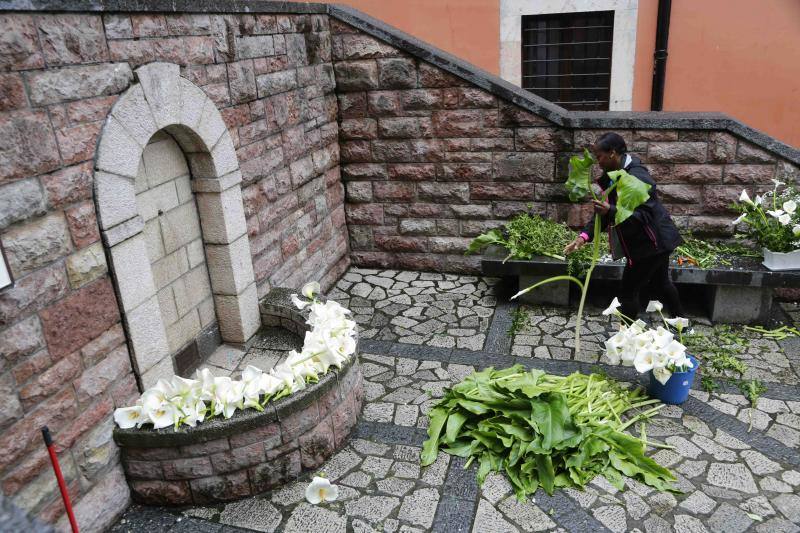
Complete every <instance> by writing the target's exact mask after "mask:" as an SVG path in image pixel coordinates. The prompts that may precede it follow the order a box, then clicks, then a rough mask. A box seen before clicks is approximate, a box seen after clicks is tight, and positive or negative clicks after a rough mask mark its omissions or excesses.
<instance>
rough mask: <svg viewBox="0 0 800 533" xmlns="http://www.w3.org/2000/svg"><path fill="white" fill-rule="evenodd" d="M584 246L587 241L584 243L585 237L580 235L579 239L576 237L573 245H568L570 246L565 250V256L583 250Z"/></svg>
mask: <svg viewBox="0 0 800 533" xmlns="http://www.w3.org/2000/svg"><path fill="white" fill-rule="evenodd" d="M584 244H586V241H584V240H583V237H581V236H580V235H578V236H577V237H575V240H574V241H572V242H571V243H569V244H568V245H567V246H566V247H565V248H564V255H569V254H571V253H573V252H577V251H578V250H580V249H581V248H583V245H584Z"/></svg>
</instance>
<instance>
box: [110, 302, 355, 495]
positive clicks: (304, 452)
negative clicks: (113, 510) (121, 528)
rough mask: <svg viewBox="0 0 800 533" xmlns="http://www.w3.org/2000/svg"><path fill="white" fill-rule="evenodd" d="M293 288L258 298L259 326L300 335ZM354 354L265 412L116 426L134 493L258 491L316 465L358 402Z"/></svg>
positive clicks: (346, 428)
mask: <svg viewBox="0 0 800 533" xmlns="http://www.w3.org/2000/svg"><path fill="white" fill-rule="evenodd" d="M292 292H294V291H292V290H291V289H286V288H275V289H272V290H271V291H270V292H269V293H268V294H267V295H266V296H265V297H264V298H263V299H262V300H261V302H260V306H259V307H260V311H261V317H262V322H263V323H264V325H272V326H281V327H284V328H286V329H289V330H290V331H292V332H294V333H296V334H298V335H300V336H301V337H302V336H303V335H304V333H305V332H306V331H308V329H309V326H308V325H307V324H306V323H305V321H306V318H307V317H308V309H305V310H302V311H301V310H298V309H297V308H296V307H295V306H294V304H292V303H291V300H290V297H289V296H290V294H291V293H292ZM363 398H364V395H363V385H362V376H361V369H360V366H359V362H358V349H357V348H356V354H355V355H354V356H353V357H352V358H351V359H350V360H349V361H348V363H347V364H346V366H344V367H343V368H342V369H341V370H338V369H335V368H331V370H330V371H329V372H328V374H326V375H325V376H323V377H322V379H320V381H319V383H317V384H314V385H311V386H309V387H308V388H306V389H304V390H302V391H299V392H297V393H295V394H292V395H291V396H288V397H286V398H283V399H281V400H279V401H277V402H270V403H269V404H267V408H266V409H265V410H264V412H261V413H259V412H258V411H255V410H253V409H248V410H245V411H237V412H236V413H235V414H234V416H232V417H231V418H230V419H228V420H225V419H213V420H210V421H208V422H204V423H202V424H200V425H198V426H197V427H195V428H187V427H183V428H181V429H180V430H178V431H174V430H173V429H172V428H167V429H162V430H153V429H129V430H123V429H119V428H116V429H115V430H114V440H115V441H116V443H117V444H118V445H119V446H120V448H122V464H123V466H124V468H125V474H126V477H127V479H128V483H129V484H130V488H131V494H132V495H133V498H134V499H135V500H136V501H138V502H140V503H148V504H154V505H183V504H191V503H195V504H203V503H209V502H214V501H226V500H233V499H237V498H243V497H245V496H249V495H251V494H258V493H259V492H264V491H265V490H269V489H271V488H273V487H276V486H278V485H281V484H282V483H285V482H287V481H289V480H292V479H294V478H296V477H297V476H298V475H299V474H300V473H301V472H302V471H304V470H310V469H314V468H316V467H318V466H319V465H320V464H322V463H323V462H324V461H325V460H326V459H328V458H329V457H330V456H331V455H332V454H333V453H334V452H335V451H336V450H338V449H339V448H341V447H342V445H343V444H344V443H345V441H346V440H347V436H348V435H349V433H350V430H351V429H352V428H353V426H355V424H356V422H357V420H358V415H359V413H360V412H361V405H362V402H363Z"/></svg>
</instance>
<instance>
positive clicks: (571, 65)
mask: <svg viewBox="0 0 800 533" xmlns="http://www.w3.org/2000/svg"><path fill="white" fill-rule="evenodd" d="M613 34H614V12H613V11H595V12H589V13H562V14H554V15H528V16H524V17H522V88H523V89H527V90H529V91H531V92H533V93H535V94H538V95H539V96H541V97H542V98H545V99H547V100H549V101H551V102H553V103H556V104H558V105H560V106H563V107H565V108H567V109H575V110H581V111H590V110H602V111H607V110H608V103H609V95H610V89H609V88H610V86H611V46H612V37H613Z"/></svg>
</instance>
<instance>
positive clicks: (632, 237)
mask: <svg viewBox="0 0 800 533" xmlns="http://www.w3.org/2000/svg"><path fill="white" fill-rule="evenodd" d="M623 158H624V159H623V160H624V161H625V163H626V166H625V167H624V169H625V171H626V172H628V174H631V175H633V176H636V177H637V178H639V179H640V180H642V181H643V182H645V183H647V184H648V185H650V191H649V192H650V198H649V199H648V200H647V202H645V203H644V204H642V205H640V206H639V207H637V208H636V209H635V210H634V211H633V214H632V215H631V216H630V217H628V219H627V220H625V221H623V222H622V224H620V225H618V226H615V225H614V224H613V222H614V215H615V214H616V203H617V190H616V188H615V189H614V190H613V191H611V194H609V196H608V203H609V204H611V209H609V210H608V213H606V214H605V215H604V216H601V217H600V218H601V220H602V224H603V225H602V229H603V231H605V230H606V229H608V231H609V232H611V231H616V235H617V237H618V238H619V241H620V244H621V245H622V248H623V251H624V253H625V256H626V257H627V258H628V264H629V265H630V266H633V264H634V263H636V261H639V260H641V259H645V258H647V257H651V256H653V255H656V254H659V253H664V252H672V251H673V250H674V249H675V248H677V247H678V246H680V244H681V243H682V242H683V239H682V238H681V236H680V233H679V232H678V228H677V227H676V226H675V223H674V222H672V219H671V218H670V216H669V213H667V210H666V209H665V208H664V205H663V204H662V203H661V202H660V201H659V199H658V192H656V184H655V182H654V181H653V178H651V177H650V172H648V170H647V169H646V168H645V167H644V166H643V165H642V162H641V160H640V159H639V158H638V157H636V156H633V155H630V154H625V155H623ZM598 184H599V185H600V187H602V188H603V190H605V189H607V188H608V187H609V186H610V185H611V178H609V177H608V174H606V173H605V172H604V173H603V175H602V176H601V177H600V179H599V180H598ZM609 224H610V226H609ZM583 231H584V232H585V233H586V234H587V235H589V240H590V241H591V240H592V239H593V238H594V218H592V220H591V221H590V222H589V223H588V224H587V225H586V227H585V228H584V229H583Z"/></svg>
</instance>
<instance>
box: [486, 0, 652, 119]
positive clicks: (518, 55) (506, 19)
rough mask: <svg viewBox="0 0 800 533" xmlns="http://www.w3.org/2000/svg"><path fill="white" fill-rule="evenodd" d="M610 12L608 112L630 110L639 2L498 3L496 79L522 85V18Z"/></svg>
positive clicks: (520, 0) (532, 0) (503, 0)
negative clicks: (611, 23) (612, 15)
mask: <svg viewBox="0 0 800 533" xmlns="http://www.w3.org/2000/svg"><path fill="white" fill-rule="evenodd" d="M590 11H613V12H614V37H613V39H614V43H613V44H612V48H611V89H610V95H609V103H608V109H609V111H630V110H631V109H633V75H634V68H635V59H636V24H637V21H638V15H639V0H567V1H565V0H500V77H501V78H503V79H504V80H506V81H509V82H511V83H513V84H515V85H518V86H520V87H521V86H522V17H523V16H525V15H552V14H560V13H586V12H590Z"/></svg>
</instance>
